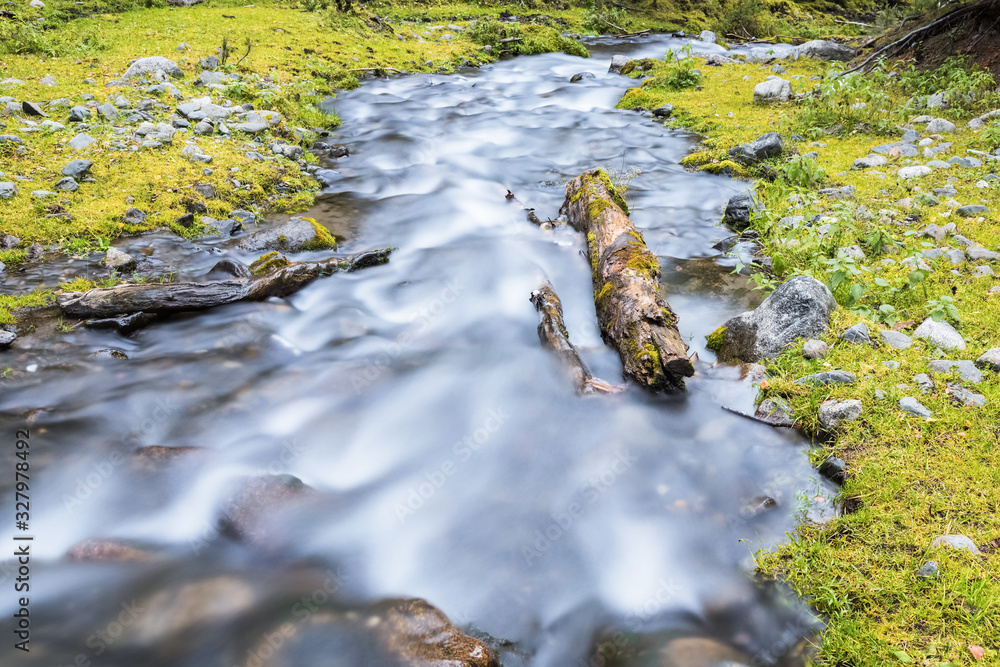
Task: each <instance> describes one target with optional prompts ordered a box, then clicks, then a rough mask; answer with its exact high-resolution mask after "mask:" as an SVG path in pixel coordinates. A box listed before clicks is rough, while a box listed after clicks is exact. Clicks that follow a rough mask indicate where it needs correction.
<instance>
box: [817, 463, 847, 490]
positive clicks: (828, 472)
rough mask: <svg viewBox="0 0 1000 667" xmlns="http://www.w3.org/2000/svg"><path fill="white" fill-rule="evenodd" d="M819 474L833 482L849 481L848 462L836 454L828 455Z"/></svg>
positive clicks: (820, 467)
mask: <svg viewBox="0 0 1000 667" xmlns="http://www.w3.org/2000/svg"><path fill="white" fill-rule="evenodd" d="M819 474H821V475H823V476H824V477H826V478H827V479H829V480H830V481H831V482H836V483H837V484H843V483H844V482H845V481H847V462H846V461H844V459H842V458H839V457H836V456H830V457H827V459H826V460H825V461H823V463H821V464H820V466H819Z"/></svg>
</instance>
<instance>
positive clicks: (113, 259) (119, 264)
mask: <svg viewBox="0 0 1000 667" xmlns="http://www.w3.org/2000/svg"><path fill="white" fill-rule="evenodd" d="M103 263H104V266H106V267H108V268H109V269H114V270H115V271H119V272H122V273H128V272H129V271H134V270H135V268H136V266H138V264H137V262H136V260H135V257H133V256H132V255H130V254H128V253H127V252H122V251H121V250H119V249H118V248H108V252H107V253H106V254H105V255H104V260H103Z"/></svg>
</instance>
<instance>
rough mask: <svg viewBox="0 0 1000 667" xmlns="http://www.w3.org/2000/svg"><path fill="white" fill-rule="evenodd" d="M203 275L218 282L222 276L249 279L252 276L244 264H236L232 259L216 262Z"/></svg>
mask: <svg viewBox="0 0 1000 667" xmlns="http://www.w3.org/2000/svg"><path fill="white" fill-rule="evenodd" d="M205 275H206V277H208V278H211V279H214V280H220V279H222V276H230V277H233V278H249V277H250V276H251V275H253V274H251V273H250V268H249V267H248V266H247V265H246V264H243V263H242V262H237V261H236V260H234V259H223V260H219V261H218V262H216V263H215V265H214V266H212V268H211V269H209V271H208V273H207V274H205Z"/></svg>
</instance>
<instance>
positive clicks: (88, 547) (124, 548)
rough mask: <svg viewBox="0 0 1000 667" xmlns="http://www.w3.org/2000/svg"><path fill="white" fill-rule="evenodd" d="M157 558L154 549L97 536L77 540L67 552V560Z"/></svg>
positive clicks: (138, 560) (141, 559) (135, 559)
mask: <svg viewBox="0 0 1000 667" xmlns="http://www.w3.org/2000/svg"><path fill="white" fill-rule="evenodd" d="M154 558H156V554H154V553H153V552H152V551H147V550H145V549H140V548H137V547H136V546H134V545H132V544H131V543H129V542H126V541H124V540H118V539H115V538H107V537H96V538H89V539H86V540H83V541H82V542H77V543H76V544H74V545H73V546H71V547H70V548H69V551H67V552H66V560H71V561H78V562H101V563H145V562H148V561H151V560H153V559H154Z"/></svg>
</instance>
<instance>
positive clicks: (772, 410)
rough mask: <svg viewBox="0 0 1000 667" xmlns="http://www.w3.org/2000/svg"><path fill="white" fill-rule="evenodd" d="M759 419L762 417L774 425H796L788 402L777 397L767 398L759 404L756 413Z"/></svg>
mask: <svg viewBox="0 0 1000 667" xmlns="http://www.w3.org/2000/svg"><path fill="white" fill-rule="evenodd" d="M754 416H755V417H757V419H762V420H764V421H766V422H767V423H768V424H772V425H774V426H794V425H795V418H794V417H793V416H792V409H791V408H790V407H789V406H788V404H786V403H784V402H783V401H779V400H776V399H771V398H766V399H764V400H763V401H761V402H760V405H758V406H757V411H756V412H755V413H754Z"/></svg>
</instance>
